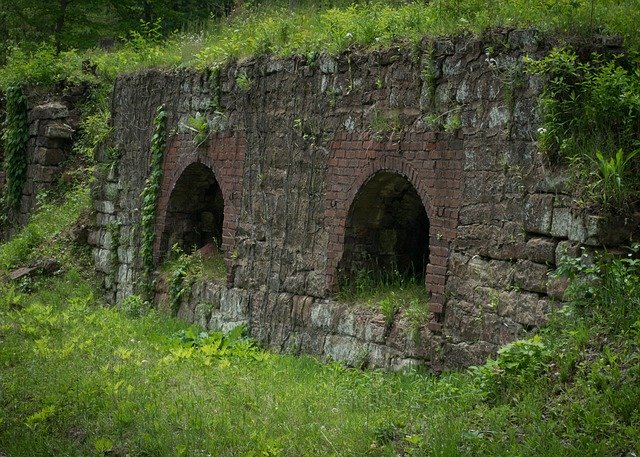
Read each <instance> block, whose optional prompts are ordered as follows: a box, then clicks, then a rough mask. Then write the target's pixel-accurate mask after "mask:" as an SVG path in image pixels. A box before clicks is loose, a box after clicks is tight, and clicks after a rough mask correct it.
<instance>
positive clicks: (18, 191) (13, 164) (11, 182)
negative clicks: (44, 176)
mask: <svg viewBox="0 0 640 457" xmlns="http://www.w3.org/2000/svg"><path fill="white" fill-rule="evenodd" d="M2 139H3V141H4V151H5V158H4V164H3V168H4V172H5V180H6V184H5V187H4V193H3V195H2V199H3V202H2V203H3V204H2V205H0V207H2V210H3V212H4V211H6V210H7V209H20V203H21V201H22V187H23V186H24V180H25V178H26V176H27V141H28V140H29V123H28V121H27V100H26V98H25V96H24V95H23V93H22V88H20V87H10V88H9V89H7V119H6V123H5V127H4V132H3V133H2Z"/></svg>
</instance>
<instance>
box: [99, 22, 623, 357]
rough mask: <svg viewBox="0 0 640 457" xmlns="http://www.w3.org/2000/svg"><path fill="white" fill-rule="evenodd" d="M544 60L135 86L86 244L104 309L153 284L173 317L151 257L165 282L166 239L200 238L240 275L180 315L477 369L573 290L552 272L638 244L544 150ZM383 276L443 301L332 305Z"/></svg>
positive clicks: (311, 349) (342, 62) (241, 74)
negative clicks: (561, 263) (353, 283)
mask: <svg viewBox="0 0 640 457" xmlns="http://www.w3.org/2000/svg"><path fill="white" fill-rule="evenodd" d="M549 48H550V44H549V43H547V42H546V41H545V39H544V38H543V37H542V36H540V34H539V33H537V32H536V31H531V30H512V31H501V32H494V33H492V34H489V35H487V36H484V37H482V38H472V37H459V38H455V39H441V40H429V39H425V40H423V42H422V43H421V45H420V46H418V47H413V48H411V49H408V48H392V49H389V50H385V51H374V52H370V53H359V52H346V53H344V54H341V55H339V56H335V57H331V56H326V55H321V56H319V57H317V59H314V60H307V59H304V58H302V57H292V58H289V59H275V58H269V57H262V58H257V59H253V60H246V61H242V62H237V63H233V64H230V65H228V66H225V67H223V68H220V69H219V70H216V71H214V72H211V71H208V72H197V71H187V70H181V71H160V70H152V71H145V72H143V73H139V74H134V75H126V76H122V77H120V78H119V79H118V80H117V82H116V84H115V88H114V94H113V97H112V102H111V109H112V122H113V128H114V134H113V137H112V138H111V140H110V142H109V143H108V144H107V145H105V147H104V148H103V150H102V151H101V154H100V156H99V161H100V164H99V166H98V167H97V172H96V177H97V179H96V184H95V188H94V193H93V194H94V197H95V201H94V208H95V211H96V223H97V225H96V228H95V230H94V231H93V232H92V233H91V236H90V242H91V243H92V244H93V245H94V256H95V260H96V268H97V270H98V271H99V272H100V273H101V275H102V279H103V286H104V289H105V293H106V295H107V297H108V299H109V300H110V301H112V302H120V301H122V300H124V299H125V298H126V297H127V296H128V295H131V294H135V293H144V291H145V288H146V287H148V285H149V284H151V286H152V289H153V290H154V291H155V300H156V302H157V303H158V306H160V307H163V306H164V307H167V303H166V302H167V300H168V296H169V289H170V287H169V285H167V278H166V275H165V276H163V275H162V274H161V273H158V274H156V275H155V276H153V275H152V277H148V275H145V274H144V270H145V262H144V259H143V257H144V256H143V255H141V253H144V252H148V249H149V248H151V249H152V252H153V262H154V266H156V267H159V266H160V263H161V262H162V260H163V259H165V258H166V257H167V256H168V252H167V251H168V250H169V248H170V244H172V243H171V242H170V241H169V240H183V241H184V240H188V242H186V241H185V242H184V243H183V244H184V245H185V246H186V247H187V248H188V247H189V245H191V244H193V245H194V248H195V249H201V250H202V252H205V251H207V252H209V251H211V249H214V250H215V249H221V250H222V252H223V255H224V262H225V268H226V275H225V277H224V278H223V279H218V280H214V279H207V278H206V277H204V278H199V279H198V281H196V282H195V283H194V284H193V285H192V286H191V287H190V288H189V290H188V291H187V293H185V294H184V295H183V296H182V297H181V298H180V302H179V303H178V310H177V311H178V315H179V316H181V317H183V318H184V319H187V320H190V321H194V322H199V323H200V324H202V325H203V326H205V327H208V328H215V329H220V328H222V329H229V328H232V327H233V326H235V325H238V324H246V325H247V326H248V327H249V329H250V331H251V333H252V335H253V337H255V338H256V339H258V340H259V341H261V342H262V343H264V344H266V345H268V346H270V347H273V348H275V349H277V350H282V351H285V350H286V351H291V352H294V353H299V352H304V353H313V354H318V355H325V356H328V357H331V358H334V359H339V360H343V361H345V362H347V363H351V364H357V365H369V366H382V367H402V366H407V365H414V364H427V365H430V366H432V367H434V368H441V367H446V366H464V365H469V364H474V363H479V362H481V361H482V360H483V359H484V358H486V356H487V355H489V354H491V353H494V352H495V351H496V350H497V348H498V347H499V346H500V345H502V344H504V343H506V342H508V341H512V340H514V339H516V338H519V337H522V336H524V335H525V334H526V333H527V332H529V331H531V330H533V329H535V328H537V327H538V326H539V325H541V324H542V323H544V322H545V321H546V319H547V316H548V314H549V312H550V310H551V309H552V308H553V307H554V306H557V304H558V303H559V302H560V300H561V298H562V291H563V284H562V283H560V282H557V281H550V280H549V277H548V276H547V273H548V272H549V271H550V270H551V269H553V268H554V267H555V265H556V264H557V262H558V259H559V258H560V257H561V256H562V255H563V254H564V253H565V252H568V253H569V254H571V253H576V252H577V251H578V250H579V248H580V247H582V246H587V247H593V248H595V247H597V246H601V245H603V244H604V245H615V244H617V243H620V242H623V241H624V239H625V237H628V235H629V231H630V230H633V228H634V227H632V226H630V224H626V225H625V223H621V224H619V225H618V227H617V228H618V229H620V230H617V231H615V232H611V231H610V230H609V228H610V227H611V225H610V224H607V223H606V222H605V221H604V220H603V219H602V218H599V217H598V216H595V215H585V214H582V213H579V212H576V211H575V210H574V209H573V208H572V206H571V200H570V197H569V195H570V189H569V188H568V185H567V179H566V173H565V172H564V170H562V169H561V168H559V167H558V166H556V165H551V164H549V163H547V162H545V160H544V158H543V157H541V156H540V155H539V154H538V151H537V149H536V143H535V138H536V130H537V117H536V106H537V100H538V97H539V95H540V92H541V90H542V83H541V80H540V79H539V78H538V77H533V76H530V75H528V74H526V73H525V71H524V69H523V57H524V56H525V55H528V56H531V57H540V56H542V55H544V54H545V53H546V52H548V50H549ZM159 106H164V110H165V112H166V129H165V131H164V132H165V133H164V135H165V136H166V138H165V141H166V145H167V146H166V148H165V151H164V156H163V159H162V167H161V169H162V170H161V171H162V177H161V181H160V184H159V189H158V194H157V199H156V213H155V216H154V218H153V226H154V232H153V245H151V243H150V241H149V239H148V237H147V236H146V235H145V236H143V233H142V232H143V231H144V230H147V229H143V227H146V225H144V224H146V222H144V221H143V220H142V218H143V216H144V215H145V214H148V213H147V212H146V211H145V210H144V207H145V206H146V203H145V202H143V200H142V197H141V193H142V192H143V189H144V188H145V183H146V182H147V179H148V178H149V176H151V175H153V173H154V172H155V171H156V169H155V168H154V166H152V154H151V151H152V150H153V148H152V141H155V140H152V138H153V134H154V128H153V120H154V116H155V115H156V110H157V108H158V107H159ZM207 195H209V196H210V199H209V200H207V198H208V197H207ZM398 221H406V222H402V223H399V222H398ZM412 224H413V225H412ZM404 226H411V227H415V228H414V229H411V230H409V231H407V230H404V229H403V227H404ZM216 227H217V228H216ZM412 233H415V234H416V237H417V238H415V237H414V238H412V236H411V234H412ZM205 238H208V239H210V240H211V242H210V243H207V242H205V241H202V240H204V239H205ZM212 246H213V247H212ZM414 251H417V252H418V254H419V255H417V256H416V255H413V253H414ZM389 259H391V260H389ZM407 259H409V260H407ZM385 262H391V263H394V262H396V264H402V262H404V264H403V265H408V266H409V267H410V268H407V269H409V270H413V273H414V274H415V273H416V270H418V271H417V274H418V276H419V279H420V281H421V282H424V285H425V289H426V290H427V291H428V292H429V294H430V301H429V304H428V305H427V309H426V313H425V316H426V317H425V318H424V319H423V320H421V321H419V322H418V326H417V328H416V322H415V320H413V321H412V319H411V316H408V315H407V314H405V313H403V312H399V313H397V314H394V315H393V316H392V319H389V318H388V316H385V315H384V314H383V313H381V312H380V310H379V309H377V308H375V307H371V306H366V305H363V304H358V303H351V304H346V303H343V302H339V301H337V300H336V298H335V297H336V291H337V289H338V287H339V285H340V282H341V281H342V280H344V279H347V277H348V275H349V274H350V273H353V272H354V271H355V270H362V269H365V270H369V271H375V270H376V269H383V268H386V267H385V266H384V265H385ZM407 262H408V263H407ZM416 265H418V267H417V266H416ZM169 307H170V306H169Z"/></svg>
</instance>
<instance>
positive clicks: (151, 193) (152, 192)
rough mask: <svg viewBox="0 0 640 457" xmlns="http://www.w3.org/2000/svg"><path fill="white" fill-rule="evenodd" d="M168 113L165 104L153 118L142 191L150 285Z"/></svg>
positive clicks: (143, 236)
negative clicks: (149, 168) (147, 166)
mask: <svg viewBox="0 0 640 457" xmlns="http://www.w3.org/2000/svg"><path fill="white" fill-rule="evenodd" d="M166 136H167V113H166V112H165V110H164V106H159V107H158V108H157V110H156V116H155V118H154V120H153V136H152V137H151V172H150V173H149V177H148V178H147V181H146V183H145V186H144V190H143V191H142V194H141V197H142V211H141V213H142V216H141V217H142V220H141V246H140V255H141V257H142V265H143V272H144V280H145V281H144V282H145V284H146V285H147V286H149V277H150V276H151V272H152V271H153V242H154V239H155V222H156V210H157V201H158V194H159V193H160V184H161V181H162V159H163V157H164V150H165V146H166Z"/></svg>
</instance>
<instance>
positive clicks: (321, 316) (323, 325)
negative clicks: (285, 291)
mask: <svg viewBox="0 0 640 457" xmlns="http://www.w3.org/2000/svg"><path fill="white" fill-rule="evenodd" d="M334 307H335V305H334V304H333V303H330V302H315V303H314V304H312V305H311V326H312V327H313V328H317V329H322V330H331V329H332V327H333V315H334V313H333V309H334Z"/></svg>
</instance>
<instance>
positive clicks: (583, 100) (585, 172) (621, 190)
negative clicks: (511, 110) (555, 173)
mask: <svg viewBox="0 0 640 457" xmlns="http://www.w3.org/2000/svg"><path fill="white" fill-rule="evenodd" d="M639 64H640V59H639V58H638V56H637V54H636V53H635V52H631V53H628V54H625V55H614V56H601V55H591V56H590V58H589V60H588V61H583V60H581V59H580V58H579V57H578V55H577V54H576V53H575V52H573V51H571V50H567V49H555V50H553V51H552V52H551V53H550V54H549V55H548V56H547V57H545V58H544V59H542V60H539V61H530V62H529V70H530V71H531V72H533V73H536V74H540V75H544V76H545V77H546V79H547V81H546V85H545V89H544V93H543V95H542V98H541V109H542V125H541V127H540V129H539V131H538V144H539V146H540V148H541V150H543V151H545V152H547V153H549V154H551V155H555V156H556V157H559V158H561V159H563V160H565V161H566V162H567V163H569V165H570V168H571V169H572V171H573V173H574V176H575V180H576V181H577V182H576V184H577V189H578V190H579V191H580V195H579V198H580V200H581V202H582V204H583V205H586V206H597V207H599V208H601V209H604V210H606V211H610V212H628V211H629V210H630V206H631V205H632V204H633V203H635V202H636V201H637V200H638V197H639V196H640V180H639V179H638V171H640V158H637V157H636V156H637V154H638V152H639V151H640V73H638V65H639Z"/></svg>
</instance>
